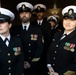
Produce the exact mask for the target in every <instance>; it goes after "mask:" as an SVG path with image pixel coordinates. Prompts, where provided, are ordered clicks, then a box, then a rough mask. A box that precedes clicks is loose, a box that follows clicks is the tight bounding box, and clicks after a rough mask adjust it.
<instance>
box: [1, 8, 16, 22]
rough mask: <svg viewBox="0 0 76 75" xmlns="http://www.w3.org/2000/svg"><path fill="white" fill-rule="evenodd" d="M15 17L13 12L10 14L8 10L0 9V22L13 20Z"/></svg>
mask: <svg viewBox="0 0 76 75" xmlns="http://www.w3.org/2000/svg"><path fill="white" fill-rule="evenodd" d="M14 18H15V15H14V13H13V12H11V11H10V10H8V9H5V8H0V21H4V20H11V21H12V20H14Z"/></svg>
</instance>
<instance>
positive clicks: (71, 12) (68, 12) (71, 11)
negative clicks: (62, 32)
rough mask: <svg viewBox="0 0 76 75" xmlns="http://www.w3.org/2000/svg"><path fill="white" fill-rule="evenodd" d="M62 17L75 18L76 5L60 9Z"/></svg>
mask: <svg viewBox="0 0 76 75" xmlns="http://www.w3.org/2000/svg"><path fill="white" fill-rule="evenodd" d="M62 15H63V16H64V18H70V19H76V6H75V5H70V6H67V7H65V8H64V9H63V10H62Z"/></svg>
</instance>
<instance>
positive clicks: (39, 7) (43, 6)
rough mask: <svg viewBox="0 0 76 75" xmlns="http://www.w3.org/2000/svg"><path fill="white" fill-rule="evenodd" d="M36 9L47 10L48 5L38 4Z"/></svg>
mask: <svg viewBox="0 0 76 75" xmlns="http://www.w3.org/2000/svg"><path fill="white" fill-rule="evenodd" d="M34 10H35V11H45V10H46V6H45V5H44V4H36V5H35V6H34Z"/></svg>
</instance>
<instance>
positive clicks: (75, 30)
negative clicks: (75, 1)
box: [47, 5, 76, 75]
mask: <svg viewBox="0 0 76 75" xmlns="http://www.w3.org/2000/svg"><path fill="white" fill-rule="evenodd" d="M62 15H63V27H64V29H65V30H64V32H58V33H56V34H55V35H54V37H53V41H52V43H51V46H50V48H49V50H48V54H47V67H48V70H49V75H76V6H72V5H71V6H67V7H65V8H64V9H63V10H62Z"/></svg>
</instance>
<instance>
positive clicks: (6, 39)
mask: <svg viewBox="0 0 76 75" xmlns="http://www.w3.org/2000/svg"><path fill="white" fill-rule="evenodd" d="M7 41H8V44H7V43H6V42H7ZM4 43H5V44H6V45H7V46H8V45H9V40H8V38H5V40H4Z"/></svg>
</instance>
